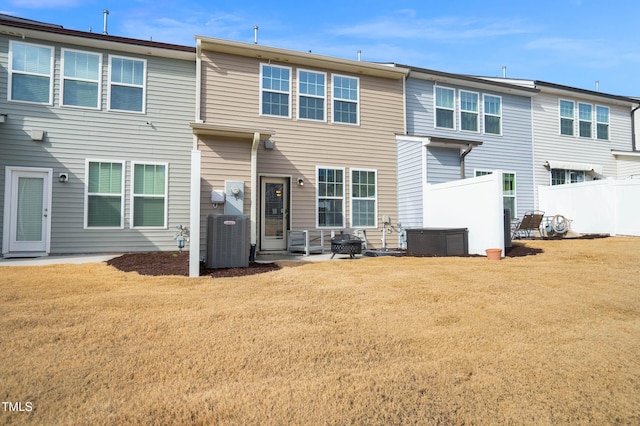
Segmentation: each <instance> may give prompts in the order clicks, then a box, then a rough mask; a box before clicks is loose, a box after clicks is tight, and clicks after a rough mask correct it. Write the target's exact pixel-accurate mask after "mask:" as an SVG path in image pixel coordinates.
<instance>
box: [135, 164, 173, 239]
mask: <svg viewBox="0 0 640 426" xmlns="http://www.w3.org/2000/svg"><path fill="white" fill-rule="evenodd" d="M132 167H133V183H132V186H133V190H132V191H131V194H132V197H133V201H132V206H133V226H134V227H150V226H151V227H165V228H166V226H167V215H166V212H167V196H166V194H167V165H166V164H145V163H133V165H132Z"/></svg>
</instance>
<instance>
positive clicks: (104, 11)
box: [102, 9, 109, 35]
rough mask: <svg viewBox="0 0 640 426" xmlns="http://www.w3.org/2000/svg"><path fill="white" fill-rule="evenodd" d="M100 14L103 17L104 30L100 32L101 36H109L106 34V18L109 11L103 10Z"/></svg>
mask: <svg viewBox="0 0 640 426" xmlns="http://www.w3.org/2000/svg"><path fill="white" fill-rule="evenodd" d="M102 14H103V15H104V30H103V31H102V34H104V35H109V33H108V32H107V17H108V16H109V11H108V10H107V9H105V10H103V11H102Z"/></svg>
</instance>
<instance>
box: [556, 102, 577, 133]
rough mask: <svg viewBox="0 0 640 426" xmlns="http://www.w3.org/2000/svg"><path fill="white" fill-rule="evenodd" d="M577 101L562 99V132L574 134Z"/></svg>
mask: <svg viewBox="0 0 640 426" xmlns="http://www.w3.org/2000/svg"><path fill="white" fill-rule="evenodd" d="M574 109H575V103H574V102H573V101H566V100H564V99H560V134H561V135H567V136H573V123H574V117H575V112H574Z"/></svg>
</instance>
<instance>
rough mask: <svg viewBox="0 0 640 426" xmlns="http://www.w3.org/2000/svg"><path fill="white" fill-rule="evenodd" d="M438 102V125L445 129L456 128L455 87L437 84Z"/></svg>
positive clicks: (436, 110) (436, 118)
mask: <svg viewBox="0 0 640 426" xmlns="http://www.w3.org/2000/svg"><path fill="white" fill-rule="evenodd" d="M434 90H435V98H436V99H435V102H436V108H435V112H436V117H435V122H436V127H439V128H443V129H455V118H454V111H455V93H456V91H455V90H454V89H450V88H448V87H442V86H435V88H434Z"/></svg>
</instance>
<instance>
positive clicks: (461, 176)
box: [460, 144, 473, 179]
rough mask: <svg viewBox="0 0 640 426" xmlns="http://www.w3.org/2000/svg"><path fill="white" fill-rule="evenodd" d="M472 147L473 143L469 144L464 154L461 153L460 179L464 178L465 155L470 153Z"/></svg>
mask: <svg viewBox="0 0 640 426" xmlns="http://www.w3.org/2000/svg"><path fill="white" fill-rule="evenodd" d="M472 149H473V145H471V144H469V146H468V147H467V149H466V150H465V151H464V152H463V153H462V154H460V179H464V157H466V156H467V155H469V153H470V152H471V150H472Z"/></svg>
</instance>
